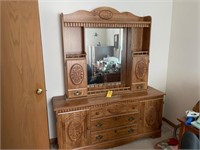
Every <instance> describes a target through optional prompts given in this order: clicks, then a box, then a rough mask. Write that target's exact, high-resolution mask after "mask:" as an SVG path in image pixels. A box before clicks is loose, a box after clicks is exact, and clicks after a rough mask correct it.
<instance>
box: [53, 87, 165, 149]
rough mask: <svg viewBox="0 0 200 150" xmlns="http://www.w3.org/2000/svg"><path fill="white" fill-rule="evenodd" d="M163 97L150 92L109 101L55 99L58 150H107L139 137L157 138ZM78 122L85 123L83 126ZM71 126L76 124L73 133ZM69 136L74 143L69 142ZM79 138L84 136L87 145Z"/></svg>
mask: <svg viewBox="0 0 200 150" xmlns="http://www.w3.org/2000/svg"><path fill="white" fill-rule="evenodd" d="M163 95H164V93H162V92H160V91H158V90H155V89H153V88H149V89H148V90H147V92H145V91H143V92H138V93H129V94H127V93H126V94H125V93H124V94H121V95H116V96H113V97H112V98H106V97H103V96H102V97H100V96H98V97H95V98H92V97H89V96H88V97H80V98H79V99H74V100H71V99H65V97H63V96H59V97H54V98H53V108H54V111H55V114H56V118H57V135H58V143H59V148H60V149H63V148H67V149H73V148H78V149H91V148H108V147H114V146H118V145H121V144H124V143H128V142H130V141H133V140H134V139H138V138H141V137H146V136H150V137H158V136H160V134H161V121H162V104H163ZM86 114H87V115H86ZM85 115H86V116H87V117H84V116H85ZM83 118H85V119H83ZM80 120H84V121H82V124H81V123H80V122H81V121H80ZM71 122H75V123H73V124H74V128H73V129H71V127H72V126H71V125H70V124H71ZM77 122H79V123H77ZM72 131H74V132H72ZM71 133H74V134H73V135H76V136H74V137H77V138H76V139H77V140H72V139H71V136H72V134H71ZM82 136H86V137H87V138H86V139H87V141H85V140H83V139H82V138H81V137H82ZM70 139H71V140H70ZM74 139H75V138H74Z"/></svg>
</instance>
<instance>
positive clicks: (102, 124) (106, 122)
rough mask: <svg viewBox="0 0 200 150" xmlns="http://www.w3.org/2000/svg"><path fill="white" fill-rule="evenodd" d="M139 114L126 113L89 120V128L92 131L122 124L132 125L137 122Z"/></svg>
mask: <svg viewBox="0 0 200 150" xmlns="http://www.w3.org/2000/svg"><path fill="white" fill-rule="evenodd" d="M138 119H139V115H138V113H135V114H128V115H120V116H115V117H110V118H104V119H98V120H96V119H95V120H93V121H91V130H92V131H99V130H103V129H109V128H114V127H119V126H124V125H133V124H136V123H137V122H138Z"/></svg>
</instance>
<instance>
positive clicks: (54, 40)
mask: <svg viewBox="0 0 200 150" xmlns="http://www.w3.org/2000/svg"><path fill="white" fill-rule="evenodd" d="M100 6H109V7H113V8H115V9H117V10H119V11H120V12H122V11H129V12H132V13H134V14H136V15H138V16H146V15H150V16H152V31H151V33H152V34H151V46H150V50H151V53H150V68H149V85H151V86H154V87H155V88H157V89H159V90H161V91H165V87H166V79H167V77H166V75H167V65H168V51H169V39H170V30H171V29H170V27H171V26H170V25H171V12H172V0H131V1H124V0H115V1H114V0H91V1H87V0H84V1H83V0H62V1H61V0H57V1H55V0H52V1H50V0H39V11H40V24H41V32H42V45H43V56H44V67H45V79H46V88H47V104H48V119H49V130H50V138H54V137H56V130H55V129H56V128H55V118H54V115H53V110H52V103H51V98H52V97H53V96H58V95H63V94H64V91H65V90H64V72H63V68H64V67H63V56H62V45H61V44H62V42H61V26H60V16H59V15H60V13H62V12H63V13H72V12H74V11H77V10H79V9H85V10H92V9H94V8H96V7H100Z"/></svg>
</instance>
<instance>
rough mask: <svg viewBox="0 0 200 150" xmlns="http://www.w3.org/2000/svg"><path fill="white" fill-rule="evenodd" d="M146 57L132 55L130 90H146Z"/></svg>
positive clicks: (147, 62)
mask: <svg viewBox="0 0 200 150" xmlns="http://www.w3.org/2000/svg"><path fill="white" fill-rule="evenodd" d="M148 66H149V56H148V55H133V64H132V86H131V89H132V90H142V89H147V82H148Z"/></svg>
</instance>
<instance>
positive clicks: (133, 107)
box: [91, 102, 139, 119]
mask: <svg viewBox="0 0 200 150" xmlns="http://www.w3.org/2000/svg"><path fill="white" fill-rule="evenodd" d="M138 106H139V104H138V102H118V103H111V104H110V105H107V106H102V107H98V108H94V109H92V111H91V118H92V119H95V118H100V117H106V116H112V115H118V114H123V113H130V112H138V111H139V107H138Z"/></svg>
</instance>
